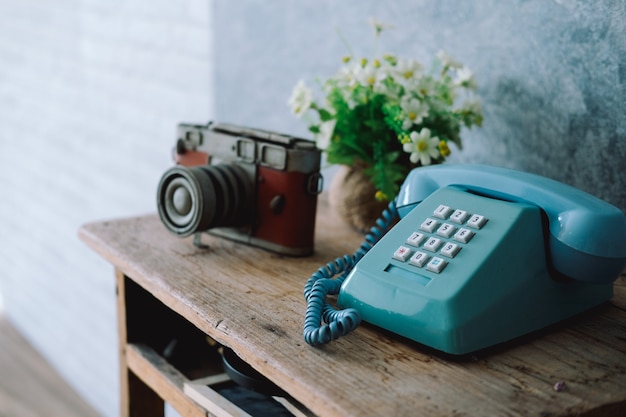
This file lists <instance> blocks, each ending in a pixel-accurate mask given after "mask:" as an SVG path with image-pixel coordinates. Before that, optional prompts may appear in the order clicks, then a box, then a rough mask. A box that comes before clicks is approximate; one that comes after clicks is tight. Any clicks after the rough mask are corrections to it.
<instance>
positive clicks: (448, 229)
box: [437, 223, 456, 238]
mask: <svg viewBox="0 0 626 417" xmlns="http://www.w3.org/2000/svg"><path fill="white" fill-rule="evenodd" d="M455 230H456V227H454V226H452V225H451V224H450V223H444V224H442V225H441V227H440V228H439V229H437V234H438V235H439V236H443V237H446V238H448V237H450V236H452V234H453V233H454V231H455Z"/></svg>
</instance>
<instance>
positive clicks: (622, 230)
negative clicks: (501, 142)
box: [396, 165, 626, 283]
mask: <svg viewBox="0 0 626 417" xmlns="http://www.w3.org/2000/svg"><path fill="white" fill-rule="evenodd" d="M445 186H455V187H457V188H459V189H463V190H465V191H468V192H471V193H476V194H478V195H483V196H486V197H490V198H494V199H500V200H506V201H512V202H523V203H527V204H531V205H536V206H538V207H539V208H540V209H541V211H542V212H543V213H544V214H545V216H546V217H547V221H548V230H549V234H548V236H547V241H548V248H547V249H548V252H549V255H550V256H549V258H550V262H551V264H552V266H553V267H554V269H555V270H556V271H558V272H560V273H561V274H563V275H564V276H566V277H569V278H571V279H574V280H579V281H587V282H596V283H606V282H613V281H615V279H616V278H617V277H618V276H619V274H620V273H621V272H622V271H623V270H624V267H625V265H626V217H625V216H624V213H622V211H621V210H619V209H618V208H617V207H615V206H613V205H611V204H609V203H607V202H605V201H602V200H600V199H598V198H596V197H594V196H592V195H590V194H587V193H585V192H583V191H581V190H579V189H577V188H574V187H571V186H569V185H566V184H563V183H560V182H557V181H554V180H551V179H549V178H545V177H541V176H539V175H534V174H529V173H526V172H521V171H515V170H511V169H506V168H498V167H493V166H486V165H435V166H430V167H428V168H425V169H424V168H422V169H415V170H413V171H411V172H410V173H409V175H408V176H407V178H406V180H405V182H404V184H403V185H402V187H401V190H400V193H399V194H398V197H397V201H396V206H397V208H398V212H399V214H400V217H404V214H406V213H408V212H409V211H410V210H411V209H413V208H414V207H415V205H416V204H418V203H419V202H421V201H423V200H424V199H426V198H427V197H428V196H429V195H430V194H432V193H433V192H435V191H436V190H438V189H439V188H442V187H445Z"/></svg>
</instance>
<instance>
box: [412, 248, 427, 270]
mask: <svg viewBox="0 0 626 417" xmlns="http://www.w3.org/2000/svg"><path fill="white" fill-rule="evenodd" d="M428 258H429V256H428V255H427V254H426V253H424V252H415V255H413V256H411V259H409V263H410V264H411V265H415V266H417V267H419V268H421V267H423V266H424V264H425V263H426V261H427V260H428Z"/></svg>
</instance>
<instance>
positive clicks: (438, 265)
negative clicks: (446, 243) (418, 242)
mask: <svg viewBox="0 0 626 417" xmlns="http://www.w3.org/2000/svg"><path fill="white" fill-rule="evenodd" d="M446 265H448V263H447V262H446V261H444V260H443V259H441V258H437V257H435V258H433V259H431V260H430V262H428V264H427V265H426V269H428V270H429V271H431V272H435V273H437V274H438V273H440V272H441V271H443V269H444V268H445V267H446Z"/></svg>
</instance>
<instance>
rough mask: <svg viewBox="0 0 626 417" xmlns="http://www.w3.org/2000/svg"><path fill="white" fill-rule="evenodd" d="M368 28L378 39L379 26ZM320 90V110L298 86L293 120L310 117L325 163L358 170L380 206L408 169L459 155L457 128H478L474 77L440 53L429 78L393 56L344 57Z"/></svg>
mask: <svg viewBox="0 0 626 417" xmlns="http://www.w3.org/2000/svg"><path fill="white" fill-rule="evenodd" d="M373 25H374V28H375V31H376V38H378V36H379V35H380V33H381V31H382V29H383V28H384V26H383V25H381V24H380V23H377V22H373ZM320 87H321V90H322V92H323V93H324V99H325V100H324V102H318V101H315V100H314V98H313V92H312V90H311V89H310V88H309V87H308V86H307V85H306V84H305V82H304V81H302V80H301V81H299V82H298V83H297V85H296V86H295V88H294V90H293V92H292V95H291V97H290V99H289V106H290V108H291V110H292V112H293V113H294V114H295V115H297V116H300V117H301V116H305V117H307V120H308V124H309V130H310V131H311V132H312V133H313V135H314V137H315V140H316V143H317V146H318V147H319V148H320V149H322V150H323V151H324V152H325V153H326V159H327V161H328V162H329V163H332V164H343V165H348V166H361V167H363V169H364V172H365V174H366V176H367V177H369V178H370V179H371V182H372V184H373V185H374V188H375V189H376V192H375V198H376V199H377V200H378V201H389V200H392V199H393V198H394V197H395V195H396V194H397V192H398V190H399V187H400V184H401V183H402V181H403V180H404V178H405V177H406V175H407V174H408V172H409V171H410V170H411V169H412V168H415V167H418V166H424V165H430V164H437V163H441V162H443V161H444V160H445V159H446V157H447V156H448V155H450V152H451V151H450V146H449V143H450V142H452V143H454V144H455V145H456V147H457V148H459V149H461V148H462V144H461V137H460V131H461V127H462V126H466V127H471V126H473V125H477V126H480V125H481V123H482V118H483V117H482V111H481V108H480V105H479V102H478V101H477V99H476V98H475V96H474V92H475V90H476V88H477V86H476V81H475V79H474V75H473V73H472V71H471V70H470V69H468V68H467V67H465V66H463V65H462V64H461V63H459V62H457V61H455V60H454V59H453V58H451V57H450V56H449V55H448V54H446V53H445V52H443V51H442V52H439V53H438V54H437V58H436V59H435V61H434V64H433V66H432V68H431V69H430V71H428V72H425V71H424V66H423V65H422V64H421V63H420V62H418V61H417V60H415V59H406V58H401V57H397V56H395V55H390V54H386V55H382V56H380V57H378V56H374V57H373V58H371V59H368V58H362V59H355V58H354V57H353V56H347V57H345V58H344V59H343V65H342V66H341V68H340V69H339V72H338V73H337V74H336V75H335V76H332V77H330V78H328V79H327V80H325V81H323V82H320ZM459 100H462V103H461V104H460V105H458V106H455V104H456V102H457V101H459Z"/></svg>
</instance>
